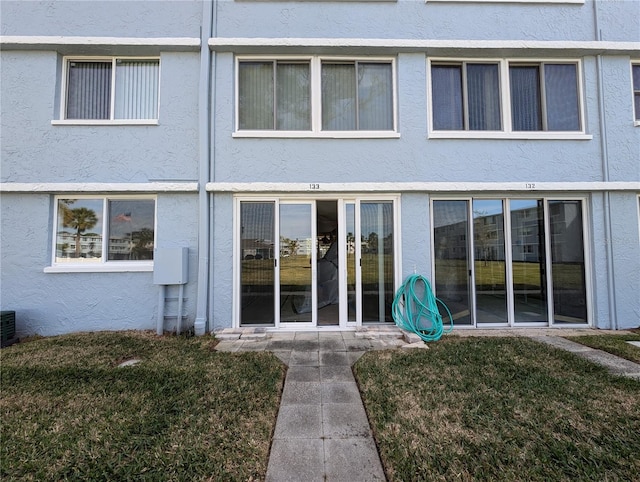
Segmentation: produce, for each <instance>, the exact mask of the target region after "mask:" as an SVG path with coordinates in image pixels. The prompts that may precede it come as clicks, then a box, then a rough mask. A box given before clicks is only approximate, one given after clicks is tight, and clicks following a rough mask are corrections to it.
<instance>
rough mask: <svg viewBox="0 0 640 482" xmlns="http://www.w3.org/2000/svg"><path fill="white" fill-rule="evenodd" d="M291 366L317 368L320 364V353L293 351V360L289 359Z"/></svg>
mask: <svg viewBox="0 0 640 482" xmlns="http://www.w3.org/2000/svg"><path fill="white" fill-rule="evenodd" d="M289 364H290V365H291V366H311V367H317V366H318V365H319V364H320V362H319V357H318V352H317V351H298V350H293V351H292V352H291V358H290V359H289Z"/></svg>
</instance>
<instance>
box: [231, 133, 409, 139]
mask: <svg viewBox="0 0 640 482" xmlns="http://www.w3.org/2000/svg"><path fill="white" fill-rule="evenodd" d="M232 137H235V138H251V137H254V138H255V137H260V138H264V137H272V138H280V139H285V138H287V139H399V138H400V133H399V132H394V131H323V132H312V131H236V132H234V133H233V134H232Z"/></svg>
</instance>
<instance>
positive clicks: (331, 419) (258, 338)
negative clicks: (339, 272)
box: [216, 326, 640, 482]
mask: <svg viewBox="0 0 640 482" xmlns="http://www.w3.org/2000/svg"><path fill="white" fill-rule="evenodd" d="M589 331H590V330H579V331H578V330H562V331H561V332H560V331H558V330H541V329H531V330H528V329H520V330H513V329H512V330H459V331H457V332H456V335H458V336H526V337H530V338H532V339H535V340H537V341H539V342H542V343H547V344H549V345H552V346H555V347H557V348H561V349H564V350H568V351H571V352H574V353H576V354H577V355H579V356H582V357H585V358H587V359H589V360H592V361H594V362H596V363H600V364H601V365H604V366H606V367H607V368H608V369H609V370H610V371H611V372H613V373H616V374H620V375H624V376H628V377H631V378H636V379H639V380H640V365H638V364H637V363H633V362H630V361H628V360H623V359H621V358H619V357H616V356H614V355H611V354H609V353H605V352H602V351H600V350H595V349H592V348H589V347H586V346H584V345H580V344H578V343H575V342H572V341H570V340H567V339H565V338H563V337H562V336H559V335H560V334H562V335H563V336H570V335H575V334H587V333H588V332H589ZM594 332H596V333H604V332H603V331H598V330H594ZM616 333H617V334H622V333H624V332H616ZM216 336H217V337H218V339H220V340H221V341H220V343H219V344H218V345H217V347H216V350H218V351H228V352H236V351H263V350H268V351H272V352H273V353H274V354H275V355H276V356H277V357H278V358H280V360H282V361H283V362H284V363H285V364H287V365H288V366H289V368H288V371H287V376H286V379H285V384H284V389H283V393H282V399H281V402H280V410H279V413H278V419H277V422H276V427H275V431H274V435H273V441H272V446H271V454H270V458H269V465H268V468H267V477H266V480H267V482H283V481H296V482H298V481H305V482H307V481H309V482H312V481H349V482H359V481H376V480H385V475H384V470H383V468H382V464H381V462H380V458H379V455H378V451H377V448H376V445H375V442H374V440H373V437H372V434H371V428H370V426H369V422H368V420H367V416H366V413H365V410H364V406H363V404H362V399H361V398H360V392H359V391H358V387H357V385H356V382H355V379H354V377H353V372H352V371H351V365H353V363H355V362H356V361H357V360H358V358H360V356H361V355H362V354H363V353H364V352H365V351H367V350H377V349H387V348H397V347H405V348H407V347H420V346H423V347H424V344H422V343H421V342H419V338H418V337H417V336H416V335H409V334H408V333H405V332H402V331H401V330H399V329H398V328H396V327H394V326H391V327H384V328H376V329H371V330H367V329H366V328H364V329H360V330H358V331H355V332H354V331H343V332H340V331H336V332H322V331H320V332H288V333H287V332H277V333H276V332H267V331H266V330H264V329H243V330H224V331H223V332H220V333H216Z"/></svg>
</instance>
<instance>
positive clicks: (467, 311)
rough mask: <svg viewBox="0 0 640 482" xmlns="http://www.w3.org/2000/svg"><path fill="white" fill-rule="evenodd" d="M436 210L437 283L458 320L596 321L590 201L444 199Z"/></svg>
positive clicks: (493, 322)
mask: <svg viewBox="0 0 640 482" xmlns="http://www.w3.org/2000/svg"><path fill="white" fill-rule="evenodd" d="M432 214H433V218H432V219H433V260H434V261H433V263H434V285H435V289H436V294H437V296H438V298H440V299H441V300H442V301H443V302H444V303H445V304H446V305H447V306H448V307H449V309H450V310H451V313H452V316H453V319H454V324H456V325H459V326H463V325H471V326H480V325H482V326H488V325H494V326H500V325H519V326H526V325H540V324H545V325H561V324H574V325H575V324H580V325H586V324H588V323H589V316H588V302H587V298H588V297H587V282H586V280H587V278H588V276H587V272H586V271H587V264H586V262H585V256H586V255H585V239H584V233H585V228H584V220H583V201H581V200H564V199H544V198H533V199H532V198H512V199H508V198H505V199H495V198H494V199H483V198H473V199H443V200H434V201H433V203H432ZM469 240H472V242H469Z"/></svg>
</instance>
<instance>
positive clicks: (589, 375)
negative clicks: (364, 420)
mask: <svg viewBox="0 0 640 482" xmlns="http://www.w3.org/2000/svg"><path fill="white" fill-rule="evenodd" d="M429 348H430V349H429V350H415V351H404V350H397V351H382V352H369V353H366V354H365V355H364V356H363V357H362V358H361V359H360V360H359V361H358V362H357V363H356V365H355V367H354V372H355V374H356V378H357V380H358V383H359V385H360V389H361V393H362V397H363V400H364V403H365V406H366V409H367V413H368V415H369V420H370V422H371V425H372V428H373V430H374V434H375V437H376V441H377V444H378V447H379V450H380V453H381V458H382V461H383V465H384V467H385V470H386V473H387V477H388V479H389V480H390V481H403V482H404V481H424V480H429V481H434V480H443V481H449V480H474V481H475V480H509V481H522V480H540V481H543V480H544V481H548V480H553V481H559V480H567V481H569V480H570V481H574V480H593V481H603V480H625V481H627V480H638V479H639V477H640V455H639V454H640V382H638V381H634V380H630V379H623V378H619V377H614V376H611V375H609V373H608V372H606V370H605V369H604V368H602V367H600V366H598V365H595V364H592V363H590V362H587V361H585V360H583V359H581V358H578V357H577V356H575V355H573V354H571V353H568V352H564V351H560V350H557V349H554V348H552V347H549V346H546V345H543V344H539V343H536V342H534V341H532V340H528V339H521V338H458V337H455V336H447V337H444V338H442V339H441V340H440V341H439V342H437V343H433V344H430V345H429Z"/></svg>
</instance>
